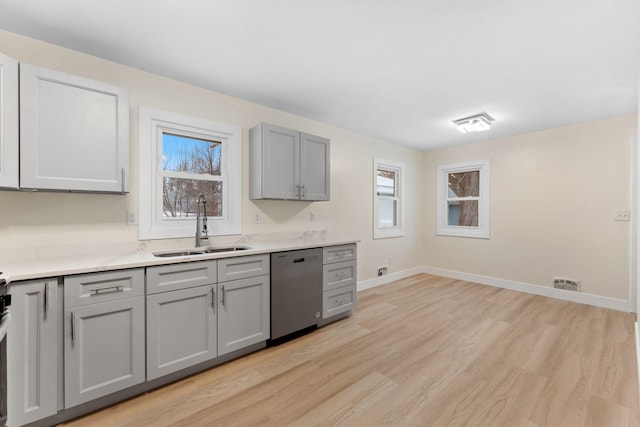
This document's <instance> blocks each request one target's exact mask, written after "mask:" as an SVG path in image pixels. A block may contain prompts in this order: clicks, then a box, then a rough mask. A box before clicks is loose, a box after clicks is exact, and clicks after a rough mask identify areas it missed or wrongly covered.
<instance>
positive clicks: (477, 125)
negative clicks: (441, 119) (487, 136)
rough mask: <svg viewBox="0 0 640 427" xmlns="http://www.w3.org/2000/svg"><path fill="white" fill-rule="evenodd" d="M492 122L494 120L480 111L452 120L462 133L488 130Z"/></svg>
mask: <svg viewBox="0 0 640 427" xmlns="http://www.w3.org/2000/svg"><path fill="white" fill-rule="evenodd" d="M493 122H495V120H494V119H493V117H491V116H490V115H488V114H487V113H480V114H476V115H474V116H470V117H465V118H464V119H458V120H454V121H453V123H455V125H456V126H457V127H458V130H459V131H460V132H462V133H469V132H481V131H483V130H489V129H490V128H491V124H492V123H493Z"/></svg>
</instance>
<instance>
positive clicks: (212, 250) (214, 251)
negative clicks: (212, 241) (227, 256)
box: [204, 246, 250, 254]
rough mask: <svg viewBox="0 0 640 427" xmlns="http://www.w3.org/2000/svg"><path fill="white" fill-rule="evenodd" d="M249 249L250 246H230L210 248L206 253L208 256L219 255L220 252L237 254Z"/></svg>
mask: <svg viewBox="0 0 640 427" xmlns="http://www.w3.org/2000/svg"><path fill="white" fill-rule="evenodd" d="M247 249H250V248H249V247H248V246H229V247H226V248H215V247H208V248H205V249H204V253H206V254H217V253H220V252H236V251H246V250H247Z"/></svg>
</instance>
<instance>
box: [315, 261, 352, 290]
mask: <svg viewBox="0 0 640 427" xmlns="http://www.w3.org/2000/svg"><path fill="white" fill-rule="evenodd" d="M355 283H356V262H355V261H345V262H334V263H333V264H326V265H325V266H323V272H322V289H323V290H325V291H329V290H331V289H335V288H340V287H342V286H348V285H354V284H355Z"/></svg>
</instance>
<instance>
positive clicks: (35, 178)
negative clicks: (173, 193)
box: [20, 64, 129, 193]
mask: <svg viewBox="0 0 640 427" xmlns="http://www.w3.org/2000/svg"><path fill="white" fill-rule="evenodd" d="M128 176H129V102H128V95H127V91H126V90H125V89H122V88H119V87H116V86H112V85H109V84H106V83H102V82H97V81H94V80H89V79H85V78H81V77H76V76H72V75H69V74H65V73H60V72H57V71H53V70H49V69H46V68H39V67H35V66H33V65H29V64H20V186H21V187H22V188H35V189H49V190H71V191H73V190H76V191H96V192H117V193H121V192H122V193H124V192H127V191H129V190H128V188H129V182H128V181H129V178H128Z"/></svg>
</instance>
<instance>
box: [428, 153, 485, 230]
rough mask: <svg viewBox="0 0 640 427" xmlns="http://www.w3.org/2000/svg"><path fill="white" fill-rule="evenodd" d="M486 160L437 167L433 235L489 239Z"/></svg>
mask: <svg viewBox="0 0 640 427" xmlns="http://www.w3.org/2000/svg"><path fill="white" fill-rule="evenodd" d="M489 169H490V162H489V160H482V161H477V162H468V163H458V164H452V165H444V166H438V177H437V186H438V191H437V197H438V203H437V205H438V213H437V224H438V225H437V231H436V233H437V234H440V235H445V236H460V237H477V238H484V239H488V238H489Z"/></svg>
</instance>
